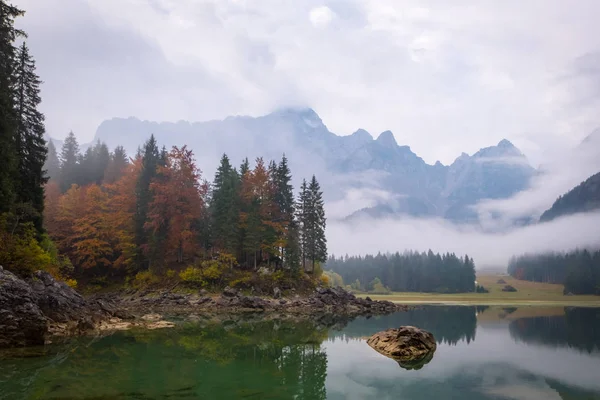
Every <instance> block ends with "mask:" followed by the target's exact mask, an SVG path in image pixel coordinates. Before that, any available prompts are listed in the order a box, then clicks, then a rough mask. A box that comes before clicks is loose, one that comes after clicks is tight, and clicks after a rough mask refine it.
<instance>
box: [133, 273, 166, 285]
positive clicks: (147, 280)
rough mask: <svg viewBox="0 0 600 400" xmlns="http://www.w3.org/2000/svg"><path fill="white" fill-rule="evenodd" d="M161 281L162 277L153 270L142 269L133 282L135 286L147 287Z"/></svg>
mask: <svg viewBox="0 0 600 400" xmlns="http://www.w3.org/2000/svg"><path fill="white" fill-rule="evenodd" d="M161 282H162V279H161V277H160V276H158V275H156V274H154V273H152V272H151V271H140V272H138V273H137V274H136V275H135V278H134V279H133V282H132V284H133V286H135V287H145V286H152V285H156V284H159V283H161Z"/></svg>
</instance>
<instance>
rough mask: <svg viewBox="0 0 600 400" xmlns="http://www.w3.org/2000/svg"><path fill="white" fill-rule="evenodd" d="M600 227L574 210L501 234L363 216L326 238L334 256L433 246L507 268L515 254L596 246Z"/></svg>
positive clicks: (596, 217)
mask: <svg viewBox="0 0 600 400" xmlns="http://www.w3.org/2000/svg"><path fill="white" fill-rule="evenodd" d="M598 226H600V213H594V214H576V215H573V216H570V217H565V218H560V219H557V220H555V221H552V222H549V223H545V224H538V225H532V226H528V227H525V228H516V229H513V230H510V231H506V232H502V233H487V232H485V231H483V230H482V229H481V228H478V227H474V226H471V225H454V224H452V223H450V222H448V221H445V220H441V219H413V218H402V219H387V220H373V219H370V218H364V219H359V220H355V221H353V222H352V223H342V222H336V221H332V222H331V223H329V224H328V227H327V238H328V239H327V240H328V246H329V252H330V253H332V254H336V255H343V254H355V255H356V254H374V253H377V252H378V251H381V252H396V251H400V252H403V251H404V250H418V251H427V250H428V249H431V250H433V251H434V252H440V253H445V252H455V253H457V254H460V255H464V254H468V255H469V256H470V257H473V258H474V259H475V264H476V266H477V268H478V269H485V268H505V267H506V266H507V263H508V260H509V259H510V257H511V256H513V255H519V254H523V253H535V252H546V251H566V250H571V249H575V248H577V247H586V246H598V244H599V243H598V231H599V230H598ZM566 233H568V234H566Z"/></svg>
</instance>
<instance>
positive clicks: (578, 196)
mask: <svg viewBox="0 0 600 400" xmlns="http://www.w3.org/2000/svg"><path fill="white" fill-rule="evenodd" d="M598 209H600V172H598V173H597V174H594V175H592V176H590V177H589V178H587V179H586V180H585V181H583V182H581V183H580V184H579V185H577V186H575V187H574V188H573V189H571V190H569V191H568V192H567V193H565V194H563V195H561V196H560V197H559V198H558V199H556V201H555V202H554V204H552V207H550V208H549V209H548V210H546V211H545V212H544V213H543V214H542V216H541V217H540V222H549V221H552V220H554V219H556V218H560V217H563V216H567V215H571V214H577V213H582V212H587V211H594V210H598Z"/></svg>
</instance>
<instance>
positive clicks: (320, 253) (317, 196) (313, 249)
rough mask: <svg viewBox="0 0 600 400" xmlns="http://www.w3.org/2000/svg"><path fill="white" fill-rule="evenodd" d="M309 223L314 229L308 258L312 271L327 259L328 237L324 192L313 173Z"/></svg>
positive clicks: (310, 186) (309, 201)
mask: <svg viewBox="0 0 600 400" xmlns="http://www.w3.org/2000/svg"><path fill="white" fill-rule="evenodd" d="M308 198H309V200H308V204H309V208H308V209H309V212H308V225H309V229H310V230H311V231H312V232H311V234H310V236H309V238H310V242H309V243H308V258H309V259H310V261H311V264H312V265H311V272H314V271H315V266H316V264H317V263H324V262H325V261H327V239H326V238H325V227H326V221H327V220H326V218H325V208H324V202H323V192H322V191H321V186H320V185H319V182H317V178H316V177H315V176H314V175H313V176H312V179H311V181H310V184H309V186H308Z"/></svg>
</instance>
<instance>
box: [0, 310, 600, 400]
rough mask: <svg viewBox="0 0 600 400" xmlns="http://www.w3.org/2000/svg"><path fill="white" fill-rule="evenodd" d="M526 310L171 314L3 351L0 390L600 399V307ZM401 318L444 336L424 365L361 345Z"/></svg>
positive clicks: (123, 395)
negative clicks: (166, 325)
mask: <svg viewBox="0 0 600 400" xmlns="http://www.w3.org/2000/svg"><path fill="white" fill-rule="evenodd" d="M530 310H531V309H530ZM522 311H523V309H516V308H505V309H499V308H486V307H466V306H456V307H441V306H429V307H422V308H420V309H415V310H412V311H409V312H401V313H396V314H392V315H388V316H382V317H372V318H368V319H367V318H357V319H355V320H353V321H344V320H343V319H339V320H338V319H333V320H328V321H321V322H319V323H316V322H311V321H303V322H289V321H285V320H276V321H273V320H270V321H260V320H258V319H257V317H256V316H254V318H253V320H252V321H246V320H236V321H233V320H231V321H225V322H223V323H207V322H199V321H195V322H194V321H189V320H188V321H186V320H182V319H174V320H175V322H176V323H177V326H176V328H172V329H162V330H154V331H127V332H118V333H115V334H112V335H110V336H106V337H102V338H78V339H74V340H70V341H66V342H63V343H55V344H53V345H49V346H46V347H44V348H31V349H26V350H20V351H14V350H12V351H1V352H0V399H10V400H19V399H55V400H58V399H62V400H67V399H69V400H75V399H88V400H92V399H94V400H100V399H102V400H105V399H119V400H125V399H140V400H149V399H250V400H252V399H380V400H381V399H424V400H425V399H426V400H436V399H461V400H471V399H473V400H475V399H524V400H530V399H531V400H533V399H548V400H553V399H564V400H583V399H585V400H589V399H600V309H595V308H566V309H559V310H558V312H557V310H556V309H554V310H548V312H547V313H544V312H543V311H544V310H543V309H541V308H536V309H535V312H533V313H532V312H529V313H527V312H526V313H523V312H522ZM544 314H547V315H548V316H544ZM518 315H525V316H524V317H518ZM527 315H530V316H527ZM531 315H535V316H531ZM401 325H415V326H418V327H421V328H424V329H427V330H429V331H431V332H432V333H433V334H434V335H435V337H436V339H437V341H438V349H437V351H436V352H435V354H434V356H433V358H432V359H431V361H429V362H428V363H427V364H425V365H423V366H421V368H420V369H416V370H415V369H412V370H408V369H404V368H402V367H401V366H400V365H399V364H398V363H397V362H395V361H394V360H391V359H389V358H387V357H385V356H382V355H380V354H378V353H377V352H375V351H374V350H372V349H371V348H370V347H369V346H368V345H367V344H366V341H365V339H364V338H365V337H366V336H370V335H371V334H373V333H375V332H378V331H380V330H383V329H386V328H390V327H398V326H401Z"/></svg>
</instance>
